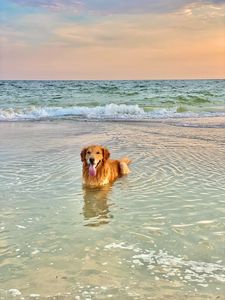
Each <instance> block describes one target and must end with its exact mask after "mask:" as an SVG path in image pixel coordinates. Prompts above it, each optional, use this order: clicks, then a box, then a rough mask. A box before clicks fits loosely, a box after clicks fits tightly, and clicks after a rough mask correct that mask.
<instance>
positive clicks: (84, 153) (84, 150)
mask: <svg viewBox="0 0 225 300" xmlns="http://www.w3.org/2000/svg"><path fill="white" fill-rule="evenodd" d="M86 151H87V148H83V150H82V151H81V153H80V158H81V161H82V162H83V161H85V156H86Z"/></svg>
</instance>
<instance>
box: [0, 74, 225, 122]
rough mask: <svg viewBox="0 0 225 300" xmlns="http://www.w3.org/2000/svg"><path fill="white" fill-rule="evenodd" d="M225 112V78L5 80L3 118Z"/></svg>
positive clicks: (0, 94) (0, 87) (0, 101)
mask: <svg viewBox="0 0 225 300" xmlns="http://www.w3.org/2000/svg"><path fill="white" fill-rule="evenodd" d="M224 114H225V80H156V81H152V80H151V81H143V80H141V81H69V80H67V81H62V80H59V81H35V80H34V81H29V80H28V81H0V121H21V120H41V119H53V118H57V119H60V118H63V119H65V118H77V119H78V118H82V119H88V120H90V119H97V120H105V119H108V120H151V119H156V118H171V117H193V116H215V115H216V116H217V115H224Z"/></svg>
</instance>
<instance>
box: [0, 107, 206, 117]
mask: <svg viewBox="0 0 225 300" xmlns="http://www.w3.org/2000/svg"><path fill="white" fill-rule="evenodd" d="M210 115H212V114H209V113H208V114H204V116H210ZM198 116H199V115H198V114H196V113H190V112H184V113H177V110H176V108H174V109H165V108H162V109H158V110H154V111H150V112H149V111H148V112H146V111H144V109H143V108H142V107H139V106H138V105H126V104H114V103H111V104H108V105H105V106H96V107H85V106H73V107H36V106H31V107H27V108H23V109H22V108H10V109H0V121H26V120H42V119H52V118H56V119H57V118H68V117H79V118H84V119H100V120H104V119H106V120H107V119H108V120H150V119H157V118H158V119H160V118H162V119H164V118H171V117H198Z"/></svg>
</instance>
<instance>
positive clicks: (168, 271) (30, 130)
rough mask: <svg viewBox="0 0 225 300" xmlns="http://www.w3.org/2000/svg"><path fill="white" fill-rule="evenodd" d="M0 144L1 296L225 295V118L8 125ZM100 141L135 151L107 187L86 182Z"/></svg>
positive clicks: (115, 150)
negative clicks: (84, 152) (89, 149)
mask: <svg viewBox="0 0 225 300" xmlns="http://www.w3.org/2000/svg"><path fill="white" fill-rule="evenodd" d="M0 141H1V143H0V168H1V187H0V200H1V208H2V211H1V217H0V222H1V238H0V245H1V249H0V253H1V256H2V258H3V259H2V262H1V266H0V271H1V272H0V273H1V278H0V279H1V281H2V284H1V288H0V296H1V297H2V299H9V298H10V297H11V296H12V295H11V292H12V291H11V292H10V290H12V289H17V290H18V291H19V292H20V293H21V295H19V294H18V295H14V296H12V297H13V299H16V298H18V299H22V298H21V297H24V298H25V299H29V298H30V297H33V298H38V299H56V298H57V299H107V298H111V299H196V300H197V299H225V298H224V292H225V289H224V281H225V255H224V238H225V225H224V213H225V208H224V203H225V202H224V199H225V198H224V196H225V190H224V178H225V169H224V165H225V147H224V145H225V118H222V117H214V118H201V119H198V118H196V119H191V118H188V119H168V120H155V121H152V122H94V121H91V122H87V121H73V120H70V121H68V120H64V121H63V120H61V121H42V122H12V123H10V122H4V123H3V122H2V123H0ZM92 143H98V144H103V145H105V146H107V147H108V148H109V149H110V150H111V152H112V157H113V158H116V157H118V156H124V155H127V156H129V157H130V158H131V159H132V160H133V163H132V166H131V168H132V174H130V175H129V176H128V177H126V178H122V179H120V180H118V181H117V182H116V183H115V184H114V185H113V186H112V188H110V189H109V190H107V192H105V191H104V192H101V193H100V192H97V191H93V192H89V193H87V191H85V190H83V188H82V185H81V162H80V157H79V155H80V149H81V148H82V147H83V146H85V145H88V144H92ZM14 292H15V291H14Z"/></svg>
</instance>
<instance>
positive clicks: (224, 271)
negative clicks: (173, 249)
mask: <svg viewBox="0 0 225 300" xmlns="http://www.w3.org/2000/svg"><path fill="white" fill-rule="evenodd" d="M114 249H122V250H124V249H125V250H130V251H132V252H133V253H132V254H131V255H130V259H128V262H132V266H131V267H132V268H135V267H144V266H145V267H146V268H147V269H148V270H150V271H151V273H152V274H154V272H157V274H158V275H159V272H158V269H159V268H160V272H161V275H160V276H161V277H162V278H167V279H168V278H172V277H180V279H181V280H182V281H184V282H196V283H200V284H208V283H209V282H211V281H212V280H213V281H218V282H225V266H224V265H221V264H219V263H210V262H204V261H195V260H186V259H184V258H183V257H181V256H180V257H176V256H173V255H169V254H168V253H167V252H165V251H162V250H159V251H158V252H157V251H156V250H147V249H141V248H137V247H136V246H135V245H129V244H127V243H125V242H121V243H112V244H108V245H106V246H105V250H106V251H110V250H111V251H113V250H114Z"/></svg>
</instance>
